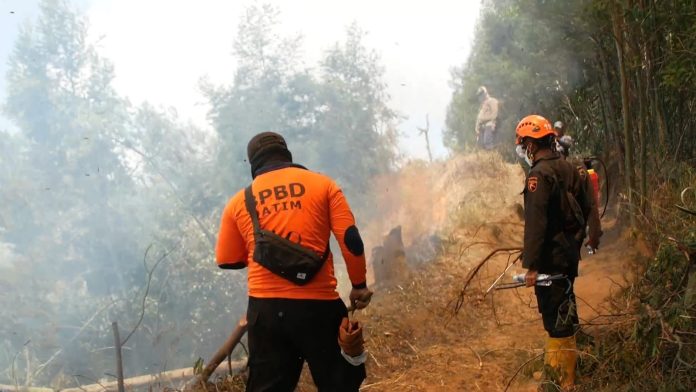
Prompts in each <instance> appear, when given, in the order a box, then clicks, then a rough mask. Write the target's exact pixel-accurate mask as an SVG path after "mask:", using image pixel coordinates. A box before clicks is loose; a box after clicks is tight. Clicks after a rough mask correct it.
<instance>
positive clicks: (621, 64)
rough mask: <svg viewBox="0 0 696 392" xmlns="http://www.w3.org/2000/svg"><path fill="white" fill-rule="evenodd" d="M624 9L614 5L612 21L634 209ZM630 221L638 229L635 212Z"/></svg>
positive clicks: (627, 181)
mask: <svg viewBox="0 0 696 392" xmlns="http://www.w3.org/2000/svg"><path fill="white" fill-rule="evenodd" d="M622 11H623V10H622V9H621V8H619V5H618V4H616V3H613V4H612V10H611V20H612V28H613V31H614V43H615V44H616V56H617V60H618V69H619V79H620V82H621V115H622V117H623V135H624V166H625V172H624V179H625V180H624V183H625V185H626V195H627V198H628V205H629V207H630V208H631V209H632V208H633V206H634V205H635V204H634V202H633V196H634V195H633V192H634V189H635V178H634V177H635V176H634V174H633V134H632V131H631V119H630V115H631V112H630V98H629V87H628V84H629V83H628V73H627V72H626V61H625V60H626V59H625V53H624V52H625V40H624V36H623V34H624V17H623V13H622ZM629 221H630V224H631V227H632V228H635V227H636V222H635V216H634V211H630V212H629Z"/></svg>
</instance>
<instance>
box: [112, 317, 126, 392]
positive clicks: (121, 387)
mask: <svg viewBox="0 0 696 392" xmlns="http://www.w3.org/2000/svg"><path fill="white" fill-rule="evenodd" d="M111 328H112V329H113V330H114V348H115V349H116V375H117V376H118V392H125V391H126V386H125V384H124V382H123V358H122V357H121V337H120V336H119V334H118V323H117V322H116V321H114V322H112V323H111Z"/></svg>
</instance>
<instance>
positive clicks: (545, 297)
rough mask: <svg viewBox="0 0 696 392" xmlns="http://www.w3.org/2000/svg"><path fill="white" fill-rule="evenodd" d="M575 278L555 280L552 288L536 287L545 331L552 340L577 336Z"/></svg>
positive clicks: (535, 291) (535, 290)
mask: <svg viewBox="0 0 696 392" xmlns="http://www.w3.org/2000/svg"><path fill="white" fill-rule="evenodd" d="M574 281H575V278H570V279H559V280H554V281H552V283H551V286H534V293H535V294H536V298H537V304H538V306H539V313H541V319H542V320H543V322H544V329H545V330H546V332H548V334H549V336H550V337H552V338H566V337H569V336H573V335H574V334H575V325H576V324H578V311H577V305H576V303H575V293H574V292H573V283H574Z"/></svg>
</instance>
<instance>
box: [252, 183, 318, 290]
mask: <svg viewBox="0 0 696 392" xmlns="http://www.w3.org/2000/svg"><path fill="white" fill-rule="evenodd" d="M244 204H245V205H246V209H247V212H249V215H250V216H251V221H252V223H253V225H254V242H255V243H256V244H255V246H254V260H255V261H256V262H257V263H259V264H261V265H262V266H264V267H265V268H267V269H268V270H270V271H271V272H273V273H274V274H276V275H278V276H281V277H283V278H285V279H287V280H289V281H291V282H293V283H295V284H297V285H300V286H302V285H304V284H307V283H308V282H309V281H311V280H312V278H313V277H314V275H316V274H317V272H319V270H320V269H321V267H322V266H323V265H324V262H325V261H326V259H327V258H328V257H329V245H328V243H327V245H326V251H325V252H324V254H323V255H322V256H319V255H318V254H317V253H316V252H314V251H312V250H310V249H307V248H305V247H304V246H302V245H300V244H297V243H295V242H292V241H290V240H289V239H286V238H283V237H281V236H279V235H278V234H276V233H274V232H272V231H268V230H264V229H262V228H261V226H260V225H259V216H258V213H257V212H256V200H255V199H254V195H253V193H252V191H251V185H249V186H248V187H247V188H246V189H245V190H244Z"/></svg>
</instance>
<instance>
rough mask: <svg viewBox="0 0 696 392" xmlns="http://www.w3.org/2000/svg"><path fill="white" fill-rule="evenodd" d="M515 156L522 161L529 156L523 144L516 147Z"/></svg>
mask: <svg viewBox="0 0 696 392" xmlns="http://www.w3.org/2000/svg"><path fill="white" fill-rule="evenodd" d="M515 154H517V156H518V157H519V158H520V159H524V157H526V156H527V153H526V152H525V150H524V147H522V145H521V144H518V145H517V147H515Z"/></svg>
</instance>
